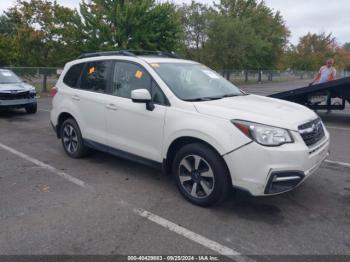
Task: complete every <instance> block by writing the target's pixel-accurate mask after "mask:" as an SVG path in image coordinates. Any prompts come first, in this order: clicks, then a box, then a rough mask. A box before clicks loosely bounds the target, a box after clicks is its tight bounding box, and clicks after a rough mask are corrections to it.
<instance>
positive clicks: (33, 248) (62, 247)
mask: <svg viewBox="0 0 350 262" xmlns="http://www.w3.org/2000/svg"><path fill="white" fill-rule="evenodd" d="M298 85H300V86H302V85H303V83H302V82H300V83H299V82H296V83H293V84H290V83H289V84H281V83H273V84H257V85H249V86H242V89H244V90H246V91H248V92H250V93H257V94H262V95H267V94H269V93H270V92H276V91H278V90H281V89H283V90H284V89H285V88H293V87H297V86H298ZM50 108H51V99H50V98H40V99H39V111H38V113H37V114H35V115H27V114H25V113H24V111H21V110H16V111H11V112H0V255H57V254H64V255H116V254H123V255H190V254H191V255H210V254H211V255H236V256H233V257H231V258H233V259H234V260H237V261H259V260H264V261H265V260H266V261H269V260H274V259H276V257H271V256H269V255H274V256H275V255H299V258H302V256H301V255H317V256H316V257H309V258H308V259H309V260H310V261H319V260H320V258H322V257H320V256H319V255H350V230H349V229H350V174H349V173H350V110H349V108H347V109H346V110H345V111H342V112H331V113H330V114H326V113H322V112H320V116H321V117H322V118H323V120H324V122H325V124H326V126H327V127H328V130H329V132H330V134H331V154H330V157H329V161H328V162H325V163H324V164H322V166H321V168H320V169H319V170H318V171H317V172H316V173H315V174H314V175H313V176H312V177H310V178H309V179H308V180H307V181H306V182H305V183H304V184H303V185H302V186H300V187H298V188H297V189H296V190H294V191H291V192H289V193H285V194H283V195H279V196H271V197H250V196H247V195H245V194H243V193H236V194H233V195H232V197H231V198H230V199H228V200H227V201H226V202H225V203H224V204H222V205H220V206H217V207H212V208H201V207H197V206H194V205H191V204H190V203H188V202H187V201H185V200H184V199H183V198H182V197H181V195H180V194H179V193H178V191H177V189H176V186H175V183H174V181H173V180H172V179H171V178H170V177H167V176H162V175H161V173H160V171H158V170H155V169H152V168H148V167H145V166H143V165H140V164H135V163H133V162H129V161H125V160H122V159H119V158H116V157H113V156H111V155H108V154H105V153H100V152H93V153H92V154H91V155H90V156H89V157H87V158H85V159H79V160H75V159H71V158H69V157H68V156H66V154H65V153H64V151H63V148H62V146H61V143H60V141H59V140H57V139H56V137H55V134H54V132H53V130H52V128H51V126H50V123H49V110H50ZM331 258H332V257H331ZM333 258H334V257H333ZM340 258H343V259H344V257H337V259H340ZM347 258H349V257H345V259H347ZM0 260H1V256H0ZM278 260H280V259H278ZM344 261H345V260H344Z"/></svg>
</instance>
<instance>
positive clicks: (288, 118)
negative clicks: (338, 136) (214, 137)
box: [193, 95, 317, 130]
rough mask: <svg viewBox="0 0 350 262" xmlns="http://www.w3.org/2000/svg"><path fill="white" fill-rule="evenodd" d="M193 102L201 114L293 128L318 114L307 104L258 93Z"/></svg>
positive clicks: (295, 128)
mask: <svg viewBox="0 0 350 262" xmlns="http://www.w3.org/2000/svg"><path fill="white" fill-rule="evenodd" d="M193 104H194V106H195V107H196V109H197V111H198V112H199V113H201V114H205V115H210V116H214V117H220V118H225V119H229V120H231V119H239V120H246V121H251V122H256V123H261V124H265V125H271V126H275V127H281V128H286V129H290V130H297V129H298V126H299V125H300V124H303V123H305V122H307V121H310V120H313V119H315V118H316V117H317V115H316V114H315V113H314V112H313V111H311V110H310V109H308V108H306V107H305V106H302V105H299V104H296V103H292V102H287V101H283V100H280V99H275V98H269V97H264V96H258V95H244V96H236V97H228V98H223V99H219V100H212V101H205V102H194V103H193Z"/></svg>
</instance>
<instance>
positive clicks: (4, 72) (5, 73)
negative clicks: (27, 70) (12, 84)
mask: <svg viewBox="0 0 350 262" xmlns="http://www.w3.org/2000/svg"><path fill="white" fill-rule="evenodd" d="M1 74H2V75H3V76H12V74H11V73H10V72H7V71H1Z"/></svg>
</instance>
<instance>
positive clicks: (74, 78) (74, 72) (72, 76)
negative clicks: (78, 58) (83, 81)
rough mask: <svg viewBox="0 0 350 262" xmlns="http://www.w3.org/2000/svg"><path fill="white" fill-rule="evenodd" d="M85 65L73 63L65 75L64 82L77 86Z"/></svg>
mask: <svg viewBox="0 0 350 262" xmlns="http://www.w3.org/2000/svg"><path fill="white" fill-rule="evenodd" d="M83 66H84V64H76V65H73V66H72V67H71V68H70V69H69V70H68V72H67V74H66V75H65V76H64V78H63V82H64V83H65V84H66V85H68V86H70V87H73V88H76V87H77V84H78V80H79V77H80V75H81V70H82V69H83Z"/></svg>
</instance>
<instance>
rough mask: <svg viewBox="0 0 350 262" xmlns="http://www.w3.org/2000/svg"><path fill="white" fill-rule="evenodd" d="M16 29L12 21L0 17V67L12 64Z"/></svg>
mask: <svg viewBox="0 0 350 262" xmlns="http://www.w3.org/2000/svg"><path fill="white" fill-rule="evenodd" d="M15 34H16V29H15V26H14V24H13V23H12V21H11V20H10V19H9V17H8V16H6V15H1V16H0V66H8V65H11V64H12V63H13V60H14V57H15V50H14V48H13V45H14V35H15Z"/></svg>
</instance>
